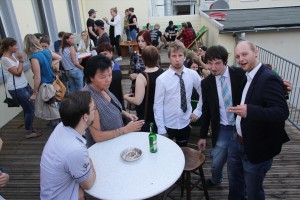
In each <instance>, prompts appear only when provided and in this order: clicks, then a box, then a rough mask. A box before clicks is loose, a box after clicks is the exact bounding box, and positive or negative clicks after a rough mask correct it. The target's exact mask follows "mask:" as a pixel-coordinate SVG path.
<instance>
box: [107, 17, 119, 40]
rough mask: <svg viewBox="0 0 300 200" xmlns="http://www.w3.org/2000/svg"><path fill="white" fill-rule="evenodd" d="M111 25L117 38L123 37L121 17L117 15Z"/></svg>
mask: <svg viewBox="0 0 300 200" xmlns="http://www.w3.org/2000/svg"><path fill="white" fill-rule="evenodd" d="M109 25H111V26H114V27H115V31H114V32H115V37H116V36H117V35H120V36H121V35H122V21H121V17H120V15H116V16H115V17H114V21H113V22H111V21H109Z"/></svg>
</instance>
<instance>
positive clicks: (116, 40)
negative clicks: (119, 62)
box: [110, 35, 121, 56]
mask: <svg viewBox="0 0 300 200" xmlns="http://www.w3.org/2000/svg"><path fill="white" fill-rule="evenodd" d="M120 37H121V36H120V35H117V36H116V37H110V44H111V46H112V47H113V48H114V46H116V49H117V53H118V56H121V48H120Z"/></svg>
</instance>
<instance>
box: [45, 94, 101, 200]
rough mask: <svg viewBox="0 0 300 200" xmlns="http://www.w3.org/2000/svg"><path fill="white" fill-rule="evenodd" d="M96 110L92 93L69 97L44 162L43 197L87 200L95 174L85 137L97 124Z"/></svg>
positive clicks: (47, 146) (64, 102) (50, 139)
mask: <svg viewBox="0 0 300 200" xmlns="http://www.w3.org/2000/svg"><path fill="white" fill-rule="evenodd" d="M95 110H96V107H95V103H94V101H93V100H92V97H91V95H90V93H89V92H86V91H76V92H74V93H72V94H70V95H69V96H66V97H65V98H64V99H63V100H62V102H61V107H60V110H59V112H60V116H61V120H62V123H60V124H58V125H57V127H56V128H55V130H54V131H53V133H52V134H51V136H50V138H49V139H48V141H47V143H46V145H45V147H44V151H43V154H42V158H41V164H40V169H41V182H40V185H41V194H40V198H41V199H42V200H43V199H45V200H48V199H84V192H83V189H90V188H91V187H92V186H93V184H94V181H95V178H96V174H95V170H94V167H93V163H92V160H91V159H90V158H89V154H88V150H87V148H86V140H85V139H84V138H83V137H82V136H83V135H84V134H85V129H86V128H87V127H88V126H90V125H91V124H92V122H93V120H94V113H95Z"/></svg>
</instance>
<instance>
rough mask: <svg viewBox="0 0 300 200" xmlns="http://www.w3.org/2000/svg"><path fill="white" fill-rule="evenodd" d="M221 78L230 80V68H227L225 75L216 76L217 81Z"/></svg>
mask: <svg viewBox="0 0 300 200" xmlns="http://www.w3.org/2000/svg"><path fill="white" fill-rule="evenodd" d="M221 76H224V77H225V78H230V77H229V69H228V66H226V69H225V72H224V74H222V75H218V76H216V79H218V80H220V78H221Z"/></svg>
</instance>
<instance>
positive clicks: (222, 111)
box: [215, 66, 232, 126]
mask: <svg viewBox="0 0 300 200" xmlns="http://www.w3.org/2000/svg"><path fill="white" fill-rule="evenodd" d="M221 76H224V77H225V81H226V84H227V86H228V89H229V93H230V95H231V100H232V91H231V81H230V75H229V69H228V66H226V70H225V72H224V74H223V75H219V76H216V77H215V78H216V84H217V91H218V97H219V110H220V124H223V125H225V126H227V125H231V124H230V122H229V121H228V118H227V115H226V113H227V110H225V105H224V99H223V96H222V87H221V81H220V77H221Z"/></svg>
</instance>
